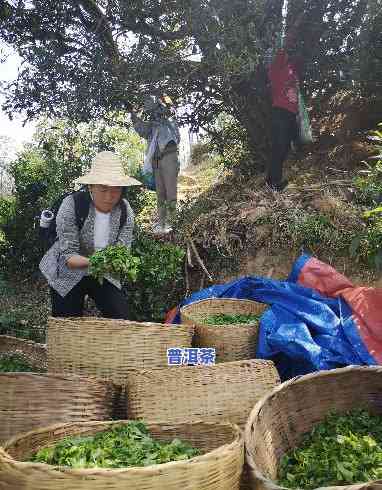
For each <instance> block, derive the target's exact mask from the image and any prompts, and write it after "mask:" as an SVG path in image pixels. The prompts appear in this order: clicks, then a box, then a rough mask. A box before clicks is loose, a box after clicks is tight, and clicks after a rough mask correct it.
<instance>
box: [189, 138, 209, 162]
mask: <svg viewBox="0 0 382 490" xmlns="http://www.w3.org/2000/svg"><path fill="white" fill-rule="evenodd" d="M210 151H211V149H210V145H209V144H208V143H206V142H205V141H200V142H198V143H196V144H195V145H193V146H192V148H191V165H200V164H201V163H203V162H204V161H205V160H207V158H208V157H209V154H210Z"/></svg>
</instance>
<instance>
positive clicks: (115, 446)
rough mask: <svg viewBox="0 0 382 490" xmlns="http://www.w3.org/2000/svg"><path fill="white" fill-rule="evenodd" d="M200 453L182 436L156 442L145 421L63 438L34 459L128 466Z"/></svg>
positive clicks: (76, 464) (85, 465)
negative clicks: (86, 435) (183, 440)
mask: <svg viewBox="0 0 382 490" xmlns="http://www.w3.org/2000/svg"><path fill="white" fill-rule="evenodd" d="M199 454H200V451H199V450H197V449H194V448H192V447H191V446H190V445H189V444H187V443H185V442H182V441H180V440H179V439H174V440H173V441H171V442H168V443H165V442H160V441H156V440H154V439H153V438H152V437H151V436H150V434H149V431H148V429H147V427H146V426H145V424H144V423H143V422H139V421H131V422H128V423H127V424H124V425H121V426H117V427H114V428H112V429H110V430H107V431H104V432H99V433H97V434H95V435H94V436H90V437H70V438H66V439H63V440H62V441H60V442H59V443H58V444H56V445H55V446H53V447H47V448H43V449H40V450H39V451H38V452H37V453H36V454H35V455H34V456H33V459H32V461H35V462H39V463H48V464H51V465H60V466H68V467H71V468H77V469H78V468H124V467H129V466H149V465H153V464H160V463H168V462H170V461H180V460H185V459H190V458H193V457H194V456H198V455H199Z"/></svg>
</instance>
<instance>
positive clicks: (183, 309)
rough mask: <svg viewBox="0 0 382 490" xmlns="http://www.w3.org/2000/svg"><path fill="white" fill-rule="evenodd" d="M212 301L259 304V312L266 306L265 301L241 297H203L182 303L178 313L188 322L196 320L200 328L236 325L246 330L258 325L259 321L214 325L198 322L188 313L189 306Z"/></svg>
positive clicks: (220, 327) (228, 327)
mask: <svg viewBox="0 0 382 490" xmlns="http://www.w3.org/2000/svg"><path fill="white" fill-rule="evenodd" d="M211 301H212V302H214V301H220V302H226V303H254V304H256V305H260V306H263V307H264V311H262V312H261V314H263V313H264V312H265V309H266V308H267V306H268V305H267V304H266V303H260V301H254V300H251V299H242V298H205V299H201V300H198V301H194V302H193V303H189V304H188V305H184V306H182V307H181V308H180V314H181V315H183V316H184V317H185V318H187V320H188V321H190V322H196V323H197V325H196V327H197V328H198V329H199V330H200V329H214V330H215V329H216V328H219V329H235V330H236V329H237V327H239V328H240V330H241V331H243V329H244V328H247V329H248V330H253V329H254V328H257V327H258V326H259V323H258V322H257V323H235V324H231V323H225V324H215V325H207V324H205V325H203V324H200V323H198V322H199V321H200V320H195V319H194V318H193V317H192V316H191V315H190V314H189V313H188V311H187V310H188V309H190V308H191V306H199V305H201V304H203V303H208V302H211Z"/></svg>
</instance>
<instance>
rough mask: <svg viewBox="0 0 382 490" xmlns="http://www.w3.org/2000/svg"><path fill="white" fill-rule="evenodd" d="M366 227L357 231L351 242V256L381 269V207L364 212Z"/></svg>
mask: <svg viewBox="0 0 382 490" xmlns="http://www.w3.org/2000/svg"><path fill="white" fill-rule="evenodd" d="M364 218H365V221H366V227H365V228H364V230H363V231H362V232H361V233H359V232H358V233H357V235H356V236H355V237H354V239H353V241H352V244H351V249H350V252H351V256H352V257H354V258H355V259H357V260H358V261H359V260H361V261H363V262H366V263H368V264H369V265H370V266H371V267H373V268H375V269H376V270H378V271H380V270H382V208H381V207H378V208H376V209H374V210H371V211H366V212H365V213H364Z"/></svg>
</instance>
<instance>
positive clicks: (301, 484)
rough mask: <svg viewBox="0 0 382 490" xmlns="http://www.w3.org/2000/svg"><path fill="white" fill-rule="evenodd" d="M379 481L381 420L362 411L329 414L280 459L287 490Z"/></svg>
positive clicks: (380, 471)
mask: <svg viewBox="0 0 382 490" xmlns="http://www.w3.org/2000/svg"><path fill="white" fill-rule="evenodd" d="M381 478H382V417H381V416H375V415H370V414H369V413H368V412H366V411H365V410H353V411H351V412H348V413H346V414H344V415H338V414H336V413H332V414H330V415H329V416H328V417H327V418H326V419H325V420H324V421H323V422H321V423H320V424H318V425H317V426H315V427H314V429H313V430H312V432H311V433H310V434H309V435H308V436H306V437H305V439H304V440H303V442H302V444H301V446H300V447H299V448H297V449H295V450H293V451H291V452H289V453H288V454H286V455H285V456H284V457H283V458H282V460H281V466H280V471H279V482H278V483H279V484H280V485H282V486H285V487H289V488H303V489H305V488H306V489H313V488H317V487H324V486H325V487H326V486H338V485H349V484H352V483H360V482H368V481H372V480H378V479H381Z"/></svg>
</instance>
